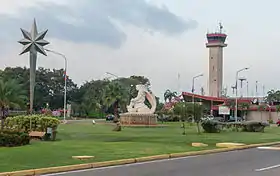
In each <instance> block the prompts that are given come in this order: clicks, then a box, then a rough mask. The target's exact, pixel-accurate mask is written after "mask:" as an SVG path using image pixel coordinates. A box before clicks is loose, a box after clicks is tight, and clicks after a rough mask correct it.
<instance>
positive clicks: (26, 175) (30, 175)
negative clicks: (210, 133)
mask: <svg viewBox="0 0 280 176" xmlns="http://www.w3.org/2000/svg"><path fill="white" fill-rule="evenodd" d="M277 144H280V141H279V142H269V143H261V144H250V145H244V146H237V147H230V148H218V149H212V150H202V151H191V152H182V153H171V154H163V155H154V156H147V157H139V158H131V159H122V160H113V161H104V162H95V163H87V164H77V165H69V166H58V167H49V168H41V169H30V170H22V171H14V172H3V173H0V176H36V175H42V174H51V173H59V172H67V171H74V170H84V169H91V168H100V167H107V166H116V165H124V164H133V163H141V162H147V161H154V160H163V159H169V158H180V157H187V156H196V155H207V154H214V153H222V152H229V151H235V150H244V149H250V148H255V147H261V146H270V145H277Z"/></svg>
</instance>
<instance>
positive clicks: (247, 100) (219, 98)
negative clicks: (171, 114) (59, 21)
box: [182, 92, 254, 103]
mask: <svg viewBox="0 0 280 176" xmlns="http://www.w3.org/2000/svg"><path fill="white" fill-rule="evenodd" d="M182 95H183V96H188V97H194V98H199V99H202V100H207V101H217V102H222V103H224V102H226V101H229V100H235V97H230V98H223V97H211V96H205V95H198V94H193V93H189V92H182ZM253 100H254V97H240V98H238V99H237V101H238V102H244V103H250V102H252V101H253Z"/></svg>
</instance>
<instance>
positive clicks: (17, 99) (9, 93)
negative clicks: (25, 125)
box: [0, 79, 27, 129]
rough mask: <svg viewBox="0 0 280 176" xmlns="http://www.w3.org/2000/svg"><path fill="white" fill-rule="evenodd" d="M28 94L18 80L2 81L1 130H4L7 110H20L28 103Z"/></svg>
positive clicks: (0, 95) (0, 82) (0, 97)
mask: <svg viewBox="0 0 280 176" xmlns="http://www.w3.org/2000/svg"><path fill="white" fill-rule="evenodd" d="M26 99H27V97H26V92H25V90H24V89H23V88H22V85H21V84H18V83H17V81H16V80H13V79H10V80H6V81H4V80H3V79H0V112H1V113H0V116H1V128H2V129H3V128H4V120H5V108H8V109H9V108H11V107H12V108H19V107H21V106H22V105H24V103H25V101H26Z"/></svg>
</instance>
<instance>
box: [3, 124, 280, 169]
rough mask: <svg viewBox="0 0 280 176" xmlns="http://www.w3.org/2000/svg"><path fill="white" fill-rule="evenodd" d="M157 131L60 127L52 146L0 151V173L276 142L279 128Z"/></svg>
mask: <svg viewBox="0 0 280 176" xmlns="http://www.w3.org/2000/svg"><path fill="white" fill-rule="evenodd" d="M168 125H169V126H167V127H157V128H140V127H138V128H128V127H126V128H124V129H123V131H121V132H113V131H112V129H113V126H111V125H104V124H97V125H95V126H93V125H92V124H91V123H90V122H87V123H76V124H66V125H60V127H59V133H58V137H57V138H58V140H57V141H55V142H40V141H34V142H32V143H31V145H28V146H22V147H15V148H0V161H1V163H0V172H5V171H13V170H22V169H31V168H40V167H50V166H59V165H68V164H77V163H83V162H95V161H105V160H114V159H123V158H131V157H139V156H147V155H157V154H165V153H173V152H185V151H191V150H202V149H201V148H195V147H191V146H190V144H191V143H192V142H204V143H207V144H209V145H210V146H209V147H207V148H203V149H209V148H214V147H215V143H217V142H243V143H246V144H251V143H260V142H272V141H278V140H279V137H280V128H277V127H268V128H266V130H265V133H244V132H223V133H220V134H205V133H202V134H201V135H197V134H196V128H195V126H188V127H187V135H182V129H181V128H180V124H179V123H173V124H168ZM75 155H93V156H95V158H94V159H92V160H88V161H77V160H74V159H72V158H71V157H72V156H75Z"/></svg>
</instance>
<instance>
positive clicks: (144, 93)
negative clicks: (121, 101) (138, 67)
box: [127, 84, 157, 114]
mask: <svg viewBox="0 0 280 176" xmlns="http://www.w3.org/2000/svg"><path fill="white" fill-rule="evenodd" d="M136 90H137V91H138V95H137V97H135V98H132V99H131V100H130V104H129V105H128V106H127V111H128V113H137V114H154V113H155V110H156V106H157V102H156V97H155V95H154V94H153V93H151V92H149V91H148V89H147V87H146V86H145V85H142V84H138V85H136ZM146 98H147V100H148V101H149V103H150V104H151V108H149V107H148V106H147V105H145V103H144V102H145V99H146Z"/></svg>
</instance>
